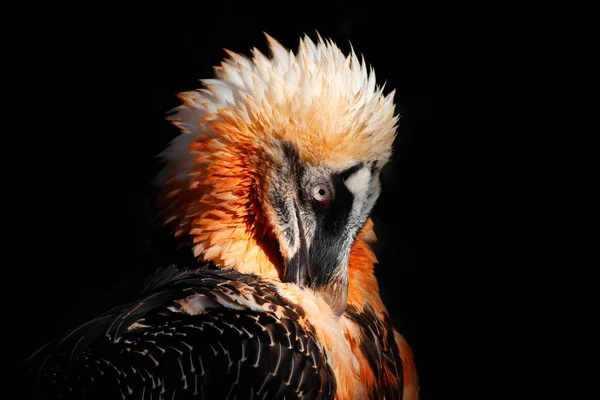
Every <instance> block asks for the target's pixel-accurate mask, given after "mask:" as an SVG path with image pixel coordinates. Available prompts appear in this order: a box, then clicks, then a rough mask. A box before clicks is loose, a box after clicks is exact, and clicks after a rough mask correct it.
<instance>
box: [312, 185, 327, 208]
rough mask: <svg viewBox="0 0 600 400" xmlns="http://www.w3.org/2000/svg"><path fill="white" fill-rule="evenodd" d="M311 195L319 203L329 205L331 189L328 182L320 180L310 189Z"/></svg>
mask: <svg viewBox="0 0 600 400" xmlns="http://www.w3.org/2000/svg"><path fill="white" fill-rule="evenodd" d="M310 195H311V197H312V198H313V200H314V201H315V202H317V203H319V204H323V205H327V204H329V203H331V189H329V186H328V185H327V184H326V183H323V182H319V183H316V184H314V185H313V187H312V188H311V189H310Z"/></svg>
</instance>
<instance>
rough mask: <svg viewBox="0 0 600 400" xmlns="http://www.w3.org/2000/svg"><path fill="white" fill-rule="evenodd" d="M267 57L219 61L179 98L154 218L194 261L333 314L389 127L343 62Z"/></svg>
mask: <svg viewBox="0 0 600 400" xmlns="http://www.w3.org/2000/svg"><path fill="white" fill-rule="evenodd" d="M267 40H268V42H269V48H270V52H271V54H270V56H265V55H264V54H262V53H261V52H260V51H258V50H257V49H253V51H252V57H251V58H249V57H246V56H243V55H240V54H236V53H232V52H228V56H229V57H228V58H227V59H225V60H224V61H223V62H222V63H221V65H220V66H218V67H216V68H215V70H216V73H215V75H216V76H215V77H214V79H206V80H202V81H201V82H202V84H203V85H202V87H201V88H199V89H197V90H194V91H189V92H185V93H181V94H180V95H179V97H180V99H181V102H182V104H181V105H180V106H179V107H177V108H176V109H174V110H173V112H172V113H171V114H170V115H169V116H168V119H170V120H171V121H172V122H173V123H174V124H175V125H176V126H177V127H178V128H179V129H180V131H181V133H180V134H179V136H177V137H176V138H175V139H173V140H172V142H171V143H170V144H169V145H168V146H167V147H166V149H165V150H164V151H163V152H162V153H161V154H160V157H161V158H162V160H163V161H164V162H165V164H166V166H165V168H164V169H163V170H162V171H161V173H160V174H159V176H158V177H157V182H158V183H159V184H160V185H161V186H162V194H161V199H162V200H163V202H164V203H163V216H164V222H165V224H166V226H169V227H170V228H171V229H172V231H173V232H174V234H175V236H178V237H180V236H181V237H186V238H188V239H189V241H190V244H191V246H192V249H193V252H194V255H195V256H196V257H197V258H198V259H199V260H202V261H212V262H214V263H215V264H216V265H218V266H220V267H222V268H234V269H236V270H238V271H240V272H245V273H254V274H258V275H262V276H264V277H268V278H273V279H279V280H281V281H283V282H288V283H295V284H298V285H300V286H304V287H308V288H310V289H312V290H314V291H315V292H316V293H320V294H321V295H322V296H323V298H324V300H325V301H326V302H327V303H328V304H329V305H330V306H331V309H332V311H333V312H334V313H335V314H337V315H340V314H342V313H343V311H344V309H345V307H346V303H347V298H348V285H349V276H351V273H350V272H351V271H349V261H350V258H351V252H352V251H351V250H352V248H353V244H354V243H355V240H356V238H357V235H358V234H359V232H360V231H361V229H362V228H363V227H364V226H365V224H366V223H367V220H368V217H369V213H370V212H371V210H372V208H373V206H374V204H375V202H376V200H377V197H378V196H379V193H380V179H379V175H380V172H381V169H382V167H383V166H384V165H385V164H386V163H387V161H388V159H389V157H390V155H391V149H392V142H393V140H394V137H395V134H396V124H397V121H398V116H397V115H395V106H394V103H393V95H394V93H393V92H391V93H389V94H387V95H384V94H383V87H382V86H378V85H377V84H376V81H375V74H374V72H373V70H372V69H370V68H368V67H367V65H366V63H365V61H364V59H363V60H360V61H359V59H358V57H357V56H356V54H355V53H354V51H353V50H352V51H351V53H350V54H349V55H348V56H346V55H344V54H343V53H342V51H341V50H340V49H339V48H338V47H337V46H336V45H335V44H334V43H333V42H331V41H329V40H324V39H322V38H321V37H319V38H318V40H317V41H315V42H313V41H312V40H311V39H310V38H308V37H304V38H303V39H301V40H300V45H299V48H298V51H297V52H296V53H295V54H294V53H293V52H291V51H289V50H287V49H285V48H284V47H283V46H282V45H281V44H279V43H278V42H277V41H275V40H274V39H272V38H271V37H269V36H267Z"/></svg>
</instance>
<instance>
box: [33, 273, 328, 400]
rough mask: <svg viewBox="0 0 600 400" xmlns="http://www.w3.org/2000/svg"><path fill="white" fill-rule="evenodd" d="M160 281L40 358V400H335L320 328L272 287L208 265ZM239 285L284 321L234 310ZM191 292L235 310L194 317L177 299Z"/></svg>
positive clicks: (221, 309)
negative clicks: (276, 309)
mask: <svg viewBox="0 0 600 400" xmlns="http://www.w3.org/2000/svg"><path fill="white" fill-rule="evenodd" d="M157 278H158V280H159V282H158V283H157V282H150V283H149V285H148V287H147V290H146V291H145V292H144V293H143V294H142V295H141V296H140V299H139V300H138V301H136V302H132V303H130V304H127V305H125V306H123V307H120V308H115V309H113V310H111V311H109V312H108V313H106V314H104V315H103V316H101V317H99V318H97V319H95V320H93V321H90V322H89V323H88V324H85V325H83V326H82V327H80V328H79V329H76V330H74V331H73V332H71V333H70V334H69V335H68V336H67V337H66V339H63V340H62V341H60V342H58V343H56V344H55V345H53V346H51V347H48V348H46V349H45V350H44V351H42V352H40V354H38V355H37V356H36V357H34V359H35V360H37V361H38V363H37V365H35V364H36V363H35V362H30V366H29V371H30V374H31V375H30V376H31V379H32V381H33V382H34V383H35V384H36V386H37V389H38V392H39V394H40V395H39V398H40V399H59V398H62V399H161V398H165V399H188V398H190V399H202V398H205V399H234V398H237V399H261V398H284V397H285V398H289V399H291V398H304V399H327V398H333V396H334V393H335V378H334V376H333V372H332V371H331V368H330V367H329V366H328V364H327V360H326V358H325V355H324V353H323V352H322V351H321V348H320V346H319V343H318V341H317V340H316V338H315V336H314V334H313V332H311V331H310V328H305V327H303V326H302V325H300V324H299V322H298V320H299V314H298V313H301V311H300V310H297V309H295V308H294V306H293V305H291V304H289V303H287V301H286V300H284V299H282V298H281V297H279V296H278V295H277V292H276V291H275V289H274V288H272V287H271V286H270V284H269V283H267V282H265V281H262V280H261V279H260V278H258V277H256V276H252V275H243V274H239V273H236V272H233V271H214V270H210V269H201V270H195V271H181V270H176V269H173V270H168V271H163V272H162V273H161V274H159V275H157ZM240 285H241V286H243V288H244V291H245V293H250V296H248V295H247V298H250V300H251V301H253V302H255V304H256V305H262V304H263V303H265V302H268V303H269V306H274V305H278V306H280V308H279V309H280V310H283V313H282V314H280V315H281V317H278V316H277V315H276V314H275V313H273V312H257V311H252V310H250V309H248V308H246V307H242V306H240V305H239V304H235V302H234V300H235V296H236V294H237V295H239V294H240V289H239V288H240ZM248 289H250V292H248ZM190 294H203V295H207V296H211V298H213V299H215V303H214V304H216V301H217V298H219V299H220V301H221V303H222V304H225V305H227V303H226V302H227V301H232V304H233V306H232V307H227V306H222V307H217V308H213V309H211V310H210V311H209V312H206V313H203V314H198V315H190V314H188V313H184V312H181V311H180V310H178V309H177V305H178V303H176V302H175V300H180V299H185V298H186V296H189V295H190ZM40 361H41V362H40Z"/></svg>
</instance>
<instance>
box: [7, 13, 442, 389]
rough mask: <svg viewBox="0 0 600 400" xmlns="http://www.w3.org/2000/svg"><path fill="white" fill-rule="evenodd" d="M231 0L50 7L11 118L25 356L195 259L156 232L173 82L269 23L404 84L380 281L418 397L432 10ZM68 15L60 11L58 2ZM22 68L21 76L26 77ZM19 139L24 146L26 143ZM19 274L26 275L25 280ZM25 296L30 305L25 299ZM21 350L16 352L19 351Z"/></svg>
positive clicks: (198, 71) (427, 233)
mask: <svg viewBox="0 0 600 400" xmlns="http://www.w3.org/2000/svg"><path fill="white" fill-rule="evenodd" d="M397 6H398V8H397V9H395V10H392V9H391V8H390V6H389V5H387V4H383V3H381V4H380V3H377V2H367V1H352V2H328V3H326V2H323V3H317V2H313V3H310V2H302V3H301V4H300V3H298V4H295V3H283V2H281V3H264V2H262V3H261V2H257V3H231V2H223V4H212V5H210V6H207V5H204V4H202V5H200V4H197V5H196V7H190V6H187V7H184V6H182V5H169V7H168V8H167V6H166V5H164V4H163V5H160V3H157V6H155V7H151V6H145V7H144V8H143V9H139V10H124V9H120V8H107V7H105V8H93V7H90V8H88V9H87V10H74V9H69V10H64V11H65V12H67V11H68V12H69V13H70V14H64V15H62V16H61V17H60V18H48V19H45V18H44V16H43V12H42V13H41V14H39V16H38V18H39V19H36V20H35V21H31V24H30V25H28V26H30V27H31V29H32V32H33V33H34V35H33V39H31V43H30V45H29V46H24V47H23V48H22V49H21V52H22V54H21V56H22V59H23V60H26V62H24V63H23V65H24V68H25V69H26V70H25V71H22V72H23V73H24V74H22V75H24V76H25V78H22V79H23V80H24V82H21V84H20V86H22V87H24V88H26V89H24V90H23V92H22V93H21V96H19V98H18V100H16V103H17V104H18V108H19V113H18V114H16V115H18V117H15V118H16V119H17V121H16V126H17V128H15V129H13V131H15V132H16V133H15V135H16V136H18V139H19V140H20V141H23V144H20V145H19V146H24V147H18V148H17V147H16V145H15V148H14V149H11V148H10V146H6V147H7V150H8V153H11V152H13V151H14V152H19V154H20V157H21V159H22V161H19V162H18V163H17V164H12V168H14V169H15V170H17V171H18V173H17V174H16V175H15V176H17V179H16V182H14V183H13V184H11V187H12V188H13V190H14V192H13V194H16V193H19V196H18V197H16V196H15V195H12V194H11V192H10V191H9V192H8V193H9V196H8V197H10V198H11V199H12V200H13V201H16V203H17V204H16V207H15V210H17V211H16V212H15V216H16V217H17V220H18V223H17V228H16V230H15V238H16V242H17V245H15V246H14V249H11V250H13V251H16V252H17V253H18V254H17V256H18V260H19V261H18V263H17V264H18V265H16V266H15V267H13V268H12V271H13V273H16V274H17V282H20V285H21V284H22V285H23V286H22V287H23V288H25V289H24V292H23V293H25V294H24V296H21V298H20V299H19V301H18V304H19V307H17V308H18V310H19V311H20V312H19V324H20V326H21V327H22V328H23V329H21V330H18V331H17V332H16V333H17V336H18V337H19V339H20V341H19V343H20V345H19V346H16V348H17V349H18V355H17V359H22V358H24V357H26V356H27V355H28V354H30V353H31V352H32V351H34V350H35V349H36V348H38V347H39V346H41V345H42V344H43V343H45V341H47V340H49V339H51V338H53V337H55V336H56V335H58V334H60V333H61V332H63V331H64V330H65V329H67V328H70V327H72V326H74V325H76V324H78V323H81V322H83V321H85V320H86V319H88V318H90V317H92V316H94V315H96V314H98V313H99V312H102V311H103V310H105V309H106V308H107V307H109V306H111V305H113V304H115V303H117V302H119V301H120V300H121V299H122V298H123V296H124V295H125V293H126V292H127V290H128V289H129V288H130V287H131V285H132V284H134V282H135V281H137V280H138V279H139V278H140V277H141V276H143V275H144V274H145V273H146V272H147V271H148V270H149V269H151V268H153V267H154V266H156V265H159V264H166V263H170V262H172V261H180V260H183V259H185V258H186V255H187V253H186V254H184V255H182V253H181V252H179V253H177V254H175V253H174V252H173V251H171V250H172V249H171V248H170V247H169V245H168V244H165V241H164V240H163V239H161V238H157V237H156V235H155V234H154V231H153V228H154V226H153V220H152V209H151V201H152V196H153V194H154V189H153V188H152V186H151V185H150V181H151V180H152V178H153V177H154V176H155V175H156V173H157V172H158V171H159V169H160V165H159V163H158V160H157V159H156V158H155V157H154V156H155V155H156V154H157V153H159V152H160V151H161V150H162V148H163V147H164V146H165V145H166V144H167V143H168V141H169V140H170V139H172V138H173V137H174V136H175V135H176V134H177V130H176V129H175V128H174V127H173V126H171V125H170V124H168V123H167V122H166V121H165V120H164V116H165V113H166V112H167V111H168V110H170V109H171V108H173V107H174V106H176V105H177V104H178V101H177V99H176V97H175V95H176V94H177V93H179V92H182V91H186V90H191V89H194V88H198V87H199V86H200V84H199V82H198V79H201V78H208V77H211V75H212V66H214V65H217V64H219V62H220V61H221V59H222V58H224V57H225V52H224V51H223V48H227V49H229V50H232V51H235V52H240V53H244V54H247V55H248V54H249V50H250V49H251V48H252V47H257V48H258V49H260V50H261V51H263V52H265V53H266V52H267V44H266V39H265V37H264V34H263V32H266V33H268V34H269V35H271V36H273V37H274V38H275V39H277V40H279V41H280V42H281V43H282V44H283V45H284V46H286V47H288V48H291V49H293V50H295V49H296V48H297V45H298V40H299V37H300V36H301V35H303V34H304V33H306V34H308V35H309V36H310V37H311V38H313V39H314V38H316V32H317V31H318V32H319V33H320V35H321V36H323V37H325V38H331V39H333V40H334V42H336V43H337V44H338V45H339V46H340V47H341V48H342V50H344V52H348V50H349V49H350V43H351V44H352V47H353V48H354V49H355V51H356V52H357V53H358V54H362V55H364V57H365V59H366V61H367V62H368V63H369V64H370V65H372V66H373V67H374V68H375V71H376V74H377V77H378V83H380V84H382V83H384V82H386V88H388V91H389V90H391V89H393V88H395V89H396V104H397V109H398V112H399V113H400V114H401V119H400V123H399V130H398V137H397V140H396V142H395V150H394V151H395V152H394V156H393V160H392V161H391V162H390V164H389V165H388V166H387V167H386V168H385V170H384V179H383V193H382V195H381V197H380V200H379V202H378V204H377V206H376V208H375V210H374V212H373V219H374V221H375V223H376V232H377V234H378V237H379V242H378V244H377V245H376V251H377V255H378V258H379V260H380V264H379V265H378V266H377V268H376V273H377V276H378V278H379V282H380V287H381V295H382V297H383V299H384V301H385V302H386V304H387V306H388V308H389V311H390V313H391V315H392V317H393V319H394V323H395V325H396V326H397V328H398V329H399V330H400V331H401V332H402V333H404V335H405V337H406V338H407V340H408V342H409V343H410V344H411V345H412V347H413V350H414V353H415V360H416V363H417V367H418V369H419V372H420V376H421V386H422V395H423V398H424V399H427V398H432V393H433V392H434V391H435V390H436V379H437V378H436V377H435V376H436V375H435V372H434V371H435V370H436V368H437V366H438V365H439V360H438V359H437V358H438V356H437V349H439V348H440V347H442V346H444V344H443V339H442V338H443V336H444V335H443V332H441V331H440V330H439V328H438V326H437V324H436V321H435V320H436V318H437V316H438V314H439V312H438V310H439V308H440V305H439V303H440V301H441V299H440V295H439V294H438V292H437V289H436V288H437V287H438V282H437V281H438V280H439V279H440V278H439V277H440V273H439V272H440V270H441V269H442V268H444V267H445V266H444V265H443V263H440V262H439V261H440V259H441V258H442V257H441V256H440V254H439V251H440V250H439V249H438V248H437V247H436V245H437V243H438V240H437V227H438V221H437V219H436V217H435V216H436V207H437V205H438V204H439V198H438V197H437V193H438V190H437V187H436V185H437V184H438V176H439V172H438V171H439V165H438V164H437V163H436V159H435V156H434V152H433V150H432V149H433V147H434V133H435V130H434V127H433V114H432V112H433V110H432V108H433V91H434V85H435V79H434V76H433V75H434V71H435V62H436V61H435V60H436V47H435V45H436V40H435V35H436V33H434V30H433V26H432V23H431V22H430V12H429V10H423V9H420V8H418V7H415V6H413V5H412V4H411V3H404V2H400V3H398V4H397ZM52 11H53V13H57V12H58V14H61V10H56V9H53V10H52ZM22 75H19V76H22ZM22 148H25V149H26V151H25V153H23V150H22ZM19 287H21V286H19ZM23 310H27V311H28V312H22V311H23ZM17 362H18V361H17Z"/></svg>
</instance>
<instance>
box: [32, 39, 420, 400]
mask: <svg viewBox="0 0 600 400" xmlns="http://www.w3.org/2000/svg"><path fill="white" fill-rule="evenodd" d="M265 36H266V39H267V42H268V48H269V54H266V55H265V54H264V53H263V52H261V51H260V50H258V49H257V48H253V49H252V50H251V55H244V54H240V53H235V52H232V51H229V50H225V52H226V55H227V57H225V58H224V59H223V60H222V62H221V64H220V65H218V66H216V67H215V69H214V70H215V72H214V76H213V77H212V78H210V79H204V80H201V87H200V88H198V89H194V90H189V91H186V92H182V93H179V94H178V98H179V101H180V104H179V105H178V106H177V107H175V108H174V109H173V110H171V112H169V113H168V114H167V115H166V118H167V119H168V120H169V121H170V122H171V123H172V124H173V125H174V126H175V127H177V130H178V134H177V136H176V137H175V138H173V140H172V141H171V142H170V143H169V144H168V145H167V146H166V147H165V148H164V150H163V151H162V152H161V153H160V154H159V155H158V157H159V158H160V160H161V162H162V163H163V168H162V170H161V171H160V173H159V174H158V176H157V177H156V179H155V181H154V183H155V184H156V185H157V187H158V188H159V194H158V199H157V202H158V203H157V204H159V205H160V218H159V219H160V221H161V226H162V227H163V228H164V229H165V230H166V231H168V232H169V233H170V234H171V235H172V238H173V240H175V241H178V242H181V243H183V245H184V246H185V247H187V248H188V249H189V251H190V252H191V253H193V258H194V260H195V264H194V265H185V266H180V265H175V264H174V265H169V266H167V267H164V268H160V269H158V270H157V271H155V272H154V273H153V274H151V275H150V276H149V277H148V279H147V280H146V281H144V285H143V290H141V291H140V293H139V294H136V296H134V297H133V299H132V300H131V301H128V302H125V303H123V304H120V305H118V306H116V307H114V308H112V309H110V310H108V311H107V312H105V313H104V314H101V315H99V316H98V317H96V318H94V319H92V320H90V321H88V322H86V323H84V324H82V325H80V326H77V327H76V328H74V329H72V330H71V331H69V332H67V333H65V335H64V336H63V337H61V338H59V339H57V340H54V341H52V342H50V343H49V344H48V345H46V346H44V347H42V348H41V349H40V350H38V351H37V352H36V353H35V354H33V355H32V356H31V357H30V358H29V360H27V362H26V364H25V370H26V374H27V379H28V384H27V387H28V388H31V390H32V392H35V394H34V396H35V398H38V399H143V400H147V399H271V398H273V399H298V398H300V399H338V400H345V399H388V400H389V399H405V400H413V399H418V398H419V381H418V374H417V369H416V365H415V361H414V357H413V353H412V351H411V347H410V345H409V344H408V343H407V341H406V340H405V339H404V337H403V336H402V335H401V334H400V333H399V332H398V331H397V330H396V329H395V328H394V326H393V324H392V320H391V317H390V314H389V312H388V311H387V309H386V307H385V305H384V303H383V301H382V299H381V296H380V294H379V289H378V282H377V278H376V276H375V265H376V264H377V258H376V255H375V253H374V251H373V249H372V248H371V245H372V243H373V242H374V241H375V240H376V239H377V238H376V236H375V233H374V226H373V222H372V219H371V218H370V214H371V211H372V209H373V207H374V205H375V204H376V201H377V199H378V197H379V195H380V192H381V185H382V183H381V178H380V176H381V171H382V169H383V167H384V166H385V165H386V164H387V163H388V161H389V160H390V157H391V155H392V150H393V149H392V148H393V142H394V139H395V137H396V135H397V128H398V124H399V120H400V117H399V115H398V114H397V113H396V106H395V103H394V96H395V91H394V90H392V91H390V92H388V93H384V92H385V85H379V84H377V82H376V77H375V72H374V69H373V68H372V67H371V66H368V65H367V63H366V61H365V60H364V57H361V58H360V59H359V57H358V56H357V54H356V52H355V51H354V48H352V47H351V49H350V52H349V53H348V54H346V53H344V52H343V51H342V50H341V49H340V48H339V47H338V46H337V45H336V44H335V43H334V42H333V41H332V40H331V39H324V38H323V37H321V36H320V35H318V37H317V38H316V39H315V40H313V39H311V38H310V37H309V36H308V35H304V36H303V37H301V38H300V43H299V46H298V49H297V50H296V51H295V52H294V51H292V50H289V49H287V48H286V47H284V46H283V45H282V44H281V43H279V42H278V41H277V40H275V39H274V38H272V37H271V36H269V35H267V34H265Z"/></svg>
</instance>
